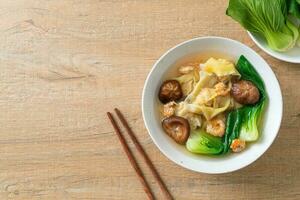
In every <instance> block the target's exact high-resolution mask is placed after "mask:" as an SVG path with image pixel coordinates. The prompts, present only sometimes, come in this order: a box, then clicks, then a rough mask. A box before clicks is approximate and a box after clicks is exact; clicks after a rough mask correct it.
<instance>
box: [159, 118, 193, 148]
mask: <svg viewBox="0 0 300 200" xmlns="http://www.w3.org/2000/svg"><path fill="white" fill-rule="evenodd" d="M162 127H163V129H164V131H165V132H166V133H167V134H168V135H169V136H170V137H171V138H173V140H175V142H177V143H178V144H185V143H186V141H187V139H188V138H189V135H190V124H189V122H188V120H187V119H185V118H183V117H178V116H171V117H168V118H165V119H164V120H163V121H162Z"/></svg>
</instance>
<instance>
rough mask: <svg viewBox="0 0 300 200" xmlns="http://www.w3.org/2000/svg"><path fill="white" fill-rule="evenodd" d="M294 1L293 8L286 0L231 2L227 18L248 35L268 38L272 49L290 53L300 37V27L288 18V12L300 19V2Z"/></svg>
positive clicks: (238, 0)
mask: <svg viewBox="0 0 300 200" xmlns="http://www.w3.org/2000/svg"><path fill="white" fill-rule="evenodd" d="M291 1H292V4H291V5H292V6H289V5H287V1H286V0H230V1H229V6H228V8H227V11H226V14H227V15H229V16H230V17H232V18H233V19H234V20H236V21H237V22H239V23H240V24H241V25H242V26H243V27H244V28H245V29H247V30H248V31H250V32H252V33H256V34H258V35H260V36H262V37H264V38H265V39H266V41H267V43H268V45H269V47H270V48H271V49H273V50H275V51H287V50H289V49H291V48H293V47H294V46H295V44H296V42H297V39H298V37H299V30H298V27H297V26H296V25H295V24H293V23H292V22H291V21H290V19H288V17H287V15H288V11H289V12H292V13H293V14H294V15H299V13H300V12H299V9H298V8H299V7H298V6H299V5H298V2H299V1H298V0H291ZM295 4H296V5H295ZM288 6H289V8H288ZM293 6H294V7H293ZM296 6H297V7H296Z"/></svg>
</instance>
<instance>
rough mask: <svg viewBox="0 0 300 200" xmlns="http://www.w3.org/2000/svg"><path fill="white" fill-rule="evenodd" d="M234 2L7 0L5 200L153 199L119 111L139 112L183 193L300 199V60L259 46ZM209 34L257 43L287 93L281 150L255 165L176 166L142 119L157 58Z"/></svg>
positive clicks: (134, 119) (138, 127)
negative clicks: (113, 120)
mask: <svg viewBox="0 0 300 200" xmlns="http://www.w3.org/2000/svg"><path fill="white" fill-rule="evenodd" d="M227 3H228V2H227V0H210V1H207V0H81V1H80V0H51V1H47V0H44V1H43V0H13V1H7V0H0V17H1V20H0V66H1V67H0V69H1V70H0V199H20V200H25V199H104V200H110V199H112V200H116V199H146V195H145V193H144V191H143V190H142V187H141V184H140V183H139V181H138V179H137V176H136V175H135V173H134V171H133V169H132V168H131V167H130V165H129V162H128V160H127V158H126V156H125V154H124V153H123V151H122V149H121V146H120V144H119V142H118V140H117V137H116V135H115V133H114V132H113V129H112V127H111V125H110V124H109V123H108V120H107V118H106V115H105V112H106V111H111V110H112V109H113V108H114V107H119V108H120V109H121V110H122V111H123V112H124V113H125V116H126V117H127V118H128V119H129V121H130V124H131V126H132V127H133V129H134V130H135V132H136V134H137V136H138V139H139V140H140V141H141V143H142V145H143V146H144V147H145V149H146V151H147V153H148V154H149V156H150V158H151V160H152V161H153V163H154V165H155V166H156V167H157V169H158V170H159V172H160V174H161V175H162V177H163V179H164V181H165V183H166V185H167V186H168V188H169V189H170V191H171V193H172V194H173V195H174V197H175V199H182V200H189V199H201V200H202V199H212V200H214V199H222V200H231V199H244V200H248V199H255V200H266V199H278V200H283V199H300V145H299V143H300V131H299V130H300V104H299V99H300V89H299V88H300V87H299V84H300V80H299V77H300V66H299V65H296V64H288V63H285V62H281V61H278V60H276V59H274V58H272V57H270V56H268V55H267V54H265V53H264V52H262V51H261V50H260V49H258V47H257V46H255V45H254V43H253V42H252V41H251V40H250V39H249V37H248V35H247V34H246V32H245V30H243V29H242V28H241V27H240V25H238V24H237V23H235V22H234V21H233V20H231V19H230V18H229V17H227V16H225V10H226V7H227ZM207 35H217V36H223V37H228V38H233V39H235V40H238V41H241V42H243V43H245V44H247V45H248V46H250V47H252V48H253V49H254V50H256V51H257V52H258V53H259V54H260V55H261V56H262V57H263V58H264V59H265V60H266V61H267V62H268V63H269V64H270V65H271V67H272V69H273V70H274V72H275V74H276V75H277V77H278V79H279V81H280V84H281V89H282V92H283V98H284V116H283V121H282V126H281V129H280V132H279V136H278V137H277V139H276V141H275V142H274V144H273V145H272V147H271V148H270V149H269V150H268V151H267V152H266V153H265V154H264V155H263V156H262V157H261V158H260V159H259V160H258V161H256V162H255V163H254V164H252V165H251V166H248V167H246V168H245V169H242V170H240V171H237V172H234V173H229V174H224V175H206V174H200V173H195V172H191V171H188V170H186V169H183V168H181V167H179V166H177V165H176V164H174V163H172V162H171V161H170V160H168V159H167V158H166V157H165V156H163V155H162V154H161V153H160V151H159V150H158V149H157V148H156V146H155V145H154V144H153V142H152V141H151V139H150V137H149V135H148V133H147V131H146V129H145V126H144V123H143V120H142V114H141V94H142V88H143V83H144V81H145V78H146V76H147V74H148V72H149V70H150V69H151V67H152V65H153V63H154V62H155V61H156V59H158V58H159V56H161V55H162V54H163V53H164V52H165V51H166V50H167V49H169V48H170V47H172V46H174V45H176V44H178V43H180V42H183V41H185V40H187V39H191V38H194V37H199V36H207ZM274 98H276V97H274ZM130 146H131V147H133V145H132V144H131V145H130ZM134 152H135V153H136V150H134ZM141 167H142V169H143V170H144V171H145V173H146V177H147V178H148V179H149V180H150V184H151V188H152V189H153V190H154V191H155V195H156V196H157V198H158V199H163V196H162V193H161V191H160V190H159V187H158V185H157V184H156V183H155V180H154V178H153V177H152V176H151V173H150V172H149V170H148V168H147V167H146V166H145V165H144V164H143V163H141Z"/></svg>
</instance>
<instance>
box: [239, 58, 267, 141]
mask: <svg viewBox="0 0 300 200" xmlns="http://www.w3.org/2000/svg"><path fill="white" fill-rule="evenodd" d="M237 70H238V71H239V72H240V73H241V75H242V78H243V79H246V80H249V81H251V82H252V83H253V84H255V85H256V87H257V88H258V90H259V92H260V100H259V102H258V103H256V104H255V105H253V106H245V107H243V108H242V111H241V112H242V115H243V116H242V118H243V120H242V124H241V130H240V135H239V137H240V139H242V140H245V141H255V140H257V139H258V137H259V131H258V125H259V123H260V119H261V116H262V113H263V110H264V108H265V104H266V100H267V94H266V90H265V86H264V82H263V80H262V79H261V77H260V75H259V74H258V73H257V71H256V70H255V69H254V67H253V66H252V64H251V63H250V62H249V61H248V60H247V59H246V58H245V57H244V56H241V57H240V58H239V60H238V63H237Z"/></svg>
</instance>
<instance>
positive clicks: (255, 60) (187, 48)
mask: <svg viewBox="0 0 300 200" xmlns="http://www.w3.org/2000/svg"><path fill="white" fill-rule="evenodd" d="M207 52H218V53H220V54H226V55H228V56H230V57H231V58H232V59H234V60H235V61H236V60H237V59H238V58H239V56H240V55H244V56H246V58H247V59H248V60H249V61H250V62H251V63H252V64H253V65H254V67H255V68H256V70H257V71H258V73H259V74H260V75H261V77H262V78H263V80H264V82H265V86H266V91H267V94H268V96H269V101H268V105H267V106H266V110H265V115H264V119H263V125H262V127H261V133H262V134H261V136H260V138H259V140H258V141H256V142H254V143H253V144H251V145H248V147H247V148H246V149H245V150H244V151H243V152H241V153H231V154H228V155H226V156H205V155H199V154H192V153H190V152H188V151H187V150H186V149H185V146H182V145H178V144H176V143H175V142H174V141H173V140H172V139H171V138H170V137H169V136H167V135H166V134H165V133H164V131H163V129H162V127H161V122H160V117H159V109H158V105H159V100H158V97H157V94H158V90H159V87H160V85H161V83H162V82H163V81H164V80H165V77H166V76H167V74H168V73H170V70H171V68H172V66H173V65H174V63H175V62H176V61H178V60H179V59H181V58H183V57H185V56H188V55H191V54H195V53H198V54H202V53H207ZM142 111H143V118H144V122H145V125H146V128H147V130H148V132H149V134H150V136H151V138H152V140H153V142H154V143H155V144H156V146H157V147H158V148H159V149H160V151H161V152H162V153H163V154H164V155H165V156H167V157H168V158H169V159H170V160H172V161H173V162H175V163H177V164H178V165H180V166H182V167H185V168H187V169H190V170H194V171H197V172H203V173H210V174H218V173H226V172H232V171H235V170H238V169H241V168H243V167H245V166H247V165H249V164H251V163H253V162H254V161H255V160H256V159H258V158H259V157H260V156H261V155H262V154H263V153H264V152H265V151H266V150H267V149H268V148H269V147H270V145H271V144H272V142H273V141H274V139H275V138H276V135H277V133H278V130H279V127H280V123H281V118H282V96H281V90H280V86H279V83H278V81H277V79H276V77H275V75H274V73H273V71H272V70H271V68H270V67H269V65H268V64H267V63H266V62H265V61H264V60H263V59H262V58H261V57H260V56H259V55H258V54H257V53H256V52H255V51H253V50H252V49H250V48H249V47H247V46H245V45H244V44H242V43H240V42H237V41H234V40H231V39H227V38H221V37H202V38H195V39H192V40H188V41H186V42H183V43H181V44H179V45H177V46H175V47H173V48H172V49H170V50H169V51H167V52H166V53H165V54H164V55H163V56H161V57H160V58H159V59H158V61H157V62H156V63H155V64H154V66H153V68H152V70H151V72H150V73H149V75H148V77H147V80H146V82H145V85H144V90H143V97H142Z"/></svg>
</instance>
